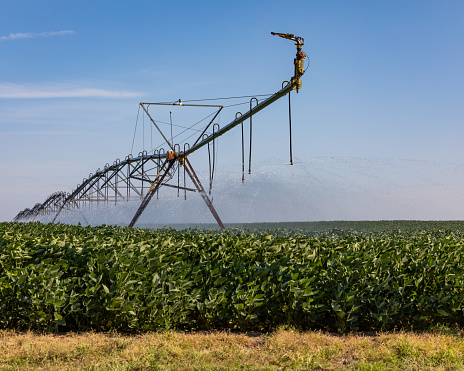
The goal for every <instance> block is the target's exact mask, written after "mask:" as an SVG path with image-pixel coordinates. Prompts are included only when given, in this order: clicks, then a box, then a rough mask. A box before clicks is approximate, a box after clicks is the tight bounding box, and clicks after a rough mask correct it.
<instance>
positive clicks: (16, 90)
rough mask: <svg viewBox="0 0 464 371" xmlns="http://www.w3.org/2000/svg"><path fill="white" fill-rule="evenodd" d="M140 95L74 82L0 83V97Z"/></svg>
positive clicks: (111, 96)
mask: <svg viewBox="0 0 464 371" xmlns="http://www.w3.org/2000/svg"><path fill="white" fill-rule="evenodd" d="M138 95H140V94H139V93H136V92H130V91H122V90H106V89H96V88H88V87H83V86H79V85H76V84H57V83H46V84H14V83H0V99H2V98H3V99H31V98H42V99H44V98H45V99H46V98H85V97H100V98H127V97H135V96H138Z"/></svg>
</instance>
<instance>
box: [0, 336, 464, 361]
mask: <svg viewBox="0 0 464 371" xmlns="http://www.w3.org/2000/svg"><path fill="white" fill-rule="evenodd" d="M462 367H464V340H463V338H462V335H461V334H460V333H450V332H448V333H446V332H435V333H430V332H429V333H412V332H409V333H408V332H400V333H390V334H386V333H385V334H374V333H372V334H368V335H366V334H351V335H344V336H338V335H333V334H327V333H322V332H297V331H293V330H285V329H280V330H277V331H275V332H273V333H271V334H262V333H237V334H235V333H230V332H208V333H182V332H175V331H164V332H156V333H146V334H143V335H122V334H114V333H113V334H106V333H93V332H89V333H80V334H77V333H67V334H36V333H33V332H27V333H18V332H14V331H1V332H0V369H1V370H19V369H21V370H41V369H42V370H95V369H98V370H179V369H180V370H212V369H242V370H243V369H253V370H256V369H259V370H278V369H283V368H286V369H319V370H345V369H352V370H398V369H401V370H454V369H462Z"/></svg>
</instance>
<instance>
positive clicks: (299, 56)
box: [271, 32, 306, 93]
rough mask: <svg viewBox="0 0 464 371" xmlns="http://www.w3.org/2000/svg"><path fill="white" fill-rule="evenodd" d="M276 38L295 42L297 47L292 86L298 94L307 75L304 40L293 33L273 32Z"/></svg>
mask: <svg viewBox="0 0 464 371" xmlns="http://www.w3.org/2000/svg"><path fill="white" fill-rule="evenodd" d="M271 34H272V35H274V36H280V37H282V38H284V39H287V40H292V41H295V45H296V58H295V59H294V60H293V64H294V65H295V74H294V75H293V77H292V84H294V85H295V89H296V92H297V93H298V90H300V89H301V86H302V84H301V76H303V74H304V73H305V71H304V60H305V58H306V54H305V53H303V51H302V50H301V49H302V46H303V45H304V39H303V38H302V37H300V36H295V35H293V34H291V33H278V32H271Z"/></svg>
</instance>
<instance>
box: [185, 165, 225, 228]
mask: <svg viewBox="0 0 464 371" xmlns="http://www.w3.org/2000/svg"><path fill="white" fill-rule="evenodd" d="M184 166H185V170H187V174H188V175H189V177H190V179H192V182H193V184H194V185H195V187H196V188H197V190H198V192H200V194H201V197H203V200H204V201H205V203H206V205H207V206H208V208H209V210H210V211H211V214H213V216H214V218H215V219H216V221H217V223H218V224H219V226H220V227H221V228H222V229H225V227H224V224H223V223H222V221H221V218H220V217H219V215H218V213H217V212H216V209H215V208H214V206H213V203H212V202H211V200H210V199H209V197H208V195H207V194H206V192H205V189H204V188H203V186H202V185H201V183H200V179H198V176H197V174H195V171H194V170H193V167H192V164H191V163H190V161H189V160H188V158H187V157H186V158H185V164H184Z"/></svg>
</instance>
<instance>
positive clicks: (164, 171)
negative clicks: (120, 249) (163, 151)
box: [129, 159, 177, 228]
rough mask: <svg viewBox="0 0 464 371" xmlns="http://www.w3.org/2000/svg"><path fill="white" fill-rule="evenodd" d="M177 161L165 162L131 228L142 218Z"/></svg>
mask: <svg viewBox="0 0 464 371" xmlns="http://www.w3.org/2000/svg"><path fill="white" fill-rule="evenodd" d="M176 161H177V160H176V159H174V160H166V161H165V162H164V164H163V166H162V167H161V170H160V171H159V173H158V175H157V176H156V178H155V181H154V182H153V184H152V185H151V187H150V189H149V190H148V192H147V194H146V195H145V198H144V199H143V201H142V203H141V204H140V206H139V209H138V210H137V212H136V213H135V215H134V217H133V218H132V221H131V222H130V224H129V227H131V228H132V227H133V226H134V224H135V223H136V222H137V220H138V219H139V218H140V216H141V215H142V213H143V211H144V210H145V208H146V207H147V205H148V204H149V202H150V200H151V198H152V197H153V195H154V194H155V193H156V191H157V190H158V188H159V187H160V186H161V184H162V182H163V180H164V178H165V177H166V174H167V173H168V172H169V170H171V167H172V165H174V163H175V162H176ZM166 165H167V167H166Z"/></svg>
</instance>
